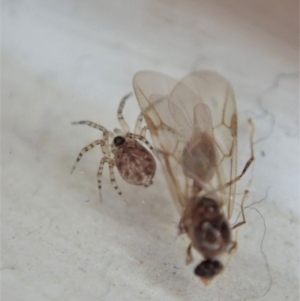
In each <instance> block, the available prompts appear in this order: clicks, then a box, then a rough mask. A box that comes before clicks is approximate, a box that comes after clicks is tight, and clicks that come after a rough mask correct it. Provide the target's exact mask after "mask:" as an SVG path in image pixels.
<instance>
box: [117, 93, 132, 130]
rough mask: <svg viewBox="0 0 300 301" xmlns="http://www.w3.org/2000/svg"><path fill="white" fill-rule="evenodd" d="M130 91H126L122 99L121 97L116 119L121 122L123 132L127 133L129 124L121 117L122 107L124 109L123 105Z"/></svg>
mask: <svg viewBox="0 0 300 301" xmlns="http://www.w3.org/2000/svg"><path fill="white" fill-rule="evenodd" d="M131 94H132V93H131V92H130V93H128V94H127V95H125V96H124V97H123V98H122V99H121V102H120V104H119V108H118V119H119V122H120V124H121V127H122V129H123V131H124V133H128V132H129V126H128V124H127V122H126V121H125V120H124V117H123V109H124V105H125V102H126V100H127V98H128V97H129V96H131Z"/></svg>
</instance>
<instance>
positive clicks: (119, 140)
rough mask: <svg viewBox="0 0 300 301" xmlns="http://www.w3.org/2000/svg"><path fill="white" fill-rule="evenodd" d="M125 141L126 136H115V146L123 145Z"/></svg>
mask: <svg viewBox="0 0 300 301" xmlns="http://www.w3.org/2000/svg"><path fill="white" fill-rule="evenodd" d="M124 143H125V138H124V137H122V136H117V137H115V138H114V145H115V146H120V145H122V144H124Z"/></svg>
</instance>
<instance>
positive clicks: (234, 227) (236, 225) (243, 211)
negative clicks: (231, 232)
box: [232, 190, 249, 229]
mask: <svg viewBox="0 0 300 301" xmlns="http://www.w3.org/2000/svg"><path fill="white" fill-rule="evenodd" d="M248 194H249V190H245V193H244V196H243V200H242V203H241V213H242V218H243V220H242V221H241V222H239V223H237V224H235V225H234V226H233V227H232V229H236V228H238V227H240V226H242V225H244V224H246V217H245V209H244V203H245V200H246V198H247V196H248Z"/></svg>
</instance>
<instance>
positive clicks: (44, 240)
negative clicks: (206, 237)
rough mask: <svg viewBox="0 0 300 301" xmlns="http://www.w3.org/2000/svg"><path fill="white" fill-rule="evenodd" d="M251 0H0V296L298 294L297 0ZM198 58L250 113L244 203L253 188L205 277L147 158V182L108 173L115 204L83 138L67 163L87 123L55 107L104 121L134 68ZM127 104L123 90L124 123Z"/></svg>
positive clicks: (108, 122)
mask: <svg viewBox="0 0 300 301" xmlns="http://www.w3.org/2000/svg"><path fill="white" fill-rule="evenodd" d="M260 2H261V1H252V2H251V4H252V5H250V4H249V1H235V0H227V1H222V2H221V1H213V2H210V1H192V0H189V1H173V2H172V1H150V0H143V1H137V0H129V1H126V3H125V1H92V0H88V1H68V0H61V1H56V0H54V1H46V0H43V1H36V0H31V1H2V45H1V48H2V68H1V71H2V72H1V73H2V74H1V75H2V91H1V92H2V120H1V131H2V139H1V146H2V162H1V165H2V166H1V167H2V190H1V203H2V244H1V249H2V258H1V267H2V270H1V275H2V292H1V294H2V300H5V301H18V300H22V301H27V300H30V301H35V300H39V301H44V300H47V301H48V300H72V301H73V300H76V301H77V300H80V301H81V300H246V299H247V298H248V299H251V297H253V298H254V299H255V298H257V299H259V300H272V301H274V300H297V299H298V297H299V292H298V285H299V261H298V252H299V250H298V247H299V237H298V235H297V234H298V227H299V211H298V209H299V191H298V187H299V162H298V155H299V153H298V142H299V140H298V138H299V124H298V123H299V95H298V80H299V78H298V77H299V73H298V3H297V1H294V0H289V1H285V2H284V3H283V2H282V1H279V0H278V1H264V3H263V4H262V3H260ZM267 2H269V3H272V5H270V4H269V3H267ZM203 68H208V69H212V70H215V71H218V72H220V73H222V74H223V75H224V76H226V77H227V78H228V79H229V80H230V81H231V82H232V84H233V86H234V88H235V91H236V94H237V100H238V107H239V111H240V112H241V118H244V119H245V117H247V116H251V117H252V118H253V119H254V121H255V123H256V125H257V136H256V139H257V143H256V147H255V148H256V156H257V160H256V162H255V169H254V170H253V183H252V186H251V191H252V193H251V196H250V198H249V200H248V202H249V203H251V202H255V201H259V200H261V199H262V198H264V197H265V195H266V193H267V191H269V193H268V196H267V198H266V199H265V200H263V201H262V202H261V203H259V204H256V205H255V206H254V208H256V209H257V210H259V212H260V213H261V214H262V216H263V218H264V220H263V219H262V218H261V217H260V215H259V214H258V213H257V212H256V211H255V210H246V213H247V218H248V221H249V222H248V224H247V225H246V226H245V227H243V229H241V230H240V232H239V238H240V240H239V241H240V248H239V251H238V253H237V254H236V255H235V256H234V257H233V259H232V262H231V264H230V268H229V269H228V271H226V273H224V275H222V276H220V277H219V279H218V280H216V281H215V282H214V283H213V284H212V285H211V286H210V287H209V288H205V287H203V285H202V284H201V283H199V281H198V280H197V279H196V278H195V277H194V276H193V267H192V266H185V264H184V259H185V248H186V246H187V243H188V240H187V239H186V238H184V237H179V238H177V235H176V232H177V229H176V226H177V223H178V220H179V216H178V214H177V212H176V210H175V206H174V204H173V203H172V201H171V199H170V196H169V194H168V191H167V186H166V183H165V182H164V181H163V177H162V175H161V172H160V171H158V173H157V177H156V181H155V184H154V185H153V186H152V187H150V188H148V189H143V188H139V187H132V186H130V185H127V184H126V183H124V182H122V181H121V180H120V179H118V178H117V179H118V180H119V181H118V183H119V185H120V187H121V189H122V190H123V191H124V194H125V197H126V199H127V200H129V203H130V204H129V205H126V204H125V202H123V201H122V200H121V199H120V198H119V197H118V195H117V194H116V192H115V191H114V189H113V188H112V187H111V186H110V183H109V179H108V176H107V175H106V178H105V181H104V185H103V186H104V192H103V193H104V202H103V203H102V204H100V203H99V200H98V192H97V187H96V176H95V175H96V172H97V166H98V162H99V160H100V152H99V151H97V150H94V151H93V152H91V153H89V154H88V155H87V156H86V157H84V158H83V160H82V162H80V164H79V166H78V168H77V170H76V171H75V173H74V175H72V176H70V174H69V172H70V169H71V167H72V164H73V162H74V160H75V157H76V155H77V154H78V152H79V150H80V149H81V148H82V147H83V146H85V145H86V144H88V143H89V142H91V141H92V140H93V139H98V137H99V133H97V131H94V130H92V129H89V128H85V127H79V126H77V127H73V126H70V123H71V121H76V120H82V119H88V120H92V121H95V122H98V123H100V124H102V125H105V126H106V127H108V128H110V129H113V128H114V127H117V126H118V123H117V118H116V109H117V106H118V103H119V99H120V98H121V97H122V96H123V95H124V94H126V93H127V92H129V91H130V90H131V89H132V87H131V79H132V76H133V74H134V73H135V72H136V71H138V70H142V69H152V70H157V71H161V72H164V73H167V74H170V75H172V76H174V77H176V78H180V77H182V76H184V75H185V74H187V73H188V72H190V71H192V70H194V69H203ZM137 113H138V108H137V104H136V101H135V100H134V99H131V101H129V102H128V104H127V106H126V108H125V116H126V118H127V119H128V120H130V121H131V125H132V124H133V122H134V120H135V118H136V116H137ZM247 153H248V150H245V149H243V148H240V154H241V157H242V158H243V159H244V158H245V157H246V156H247ZM263 154H265V156H263ZM242 162H243V161H241V165H242ZM243 189H244V188H243V187H241V188H240V189H239V191H242V190H243ZM264 221H265V224H266V236H265V237H264V239H263V240H262V238H263V232H264V226H263V222H264ZM262 241H263V250H264V254H265V255H266V258H267V260H268V264H269V270H268V268H267V263H266V261H265V258H264V255H263V253H262V251H261V245H260V244H261V242H262ZM197 259H198V258H197ZM269 272H270V274H271V277H272V278H270V276H269ZM271 279H272V280H271ZM255 300H256V299H255Z"/></svg>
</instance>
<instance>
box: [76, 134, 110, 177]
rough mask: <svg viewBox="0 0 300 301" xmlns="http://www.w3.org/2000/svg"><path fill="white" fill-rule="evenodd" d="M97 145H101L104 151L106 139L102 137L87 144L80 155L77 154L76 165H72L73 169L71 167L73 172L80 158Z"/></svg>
mask: <svg viewBox="0 0 300 301" xmlns="http://www.w3.org/2000/svg"><path fill="white" fill-rule="evenodd" d="M97 145H101V148H102V151H103V149H104V150H105V141H104V140H102V139H101V140H96V141H94V142H93V143H91V144H89V145H87V146H86V147H84V148H83V149H82V150H81V151H80V153H79V155H78V156H77V158H76V161H75V163H74V165H73V167H72V169H71V173H73V171H74V170H75V168H76V165H77V164H78V162H79V161H80V159H81V158H82V156H83V155H84V154H85V153H86V152H88V151H89V150H91V149H92V148H94V147H95V146H97Z"/></svg>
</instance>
